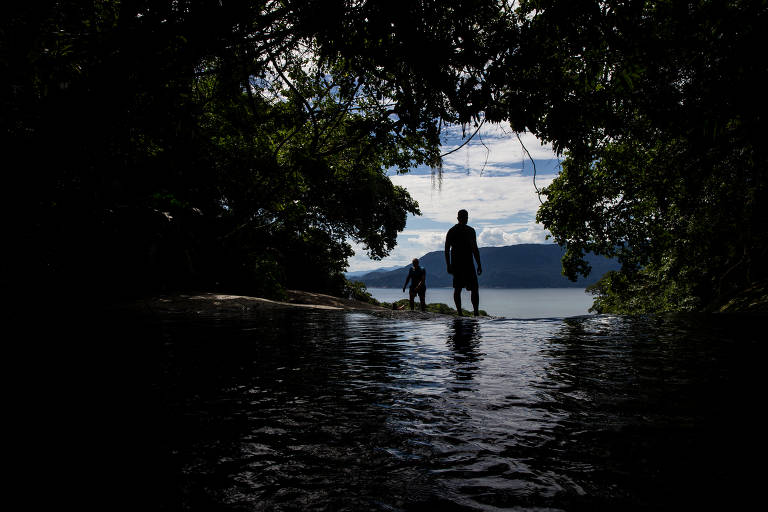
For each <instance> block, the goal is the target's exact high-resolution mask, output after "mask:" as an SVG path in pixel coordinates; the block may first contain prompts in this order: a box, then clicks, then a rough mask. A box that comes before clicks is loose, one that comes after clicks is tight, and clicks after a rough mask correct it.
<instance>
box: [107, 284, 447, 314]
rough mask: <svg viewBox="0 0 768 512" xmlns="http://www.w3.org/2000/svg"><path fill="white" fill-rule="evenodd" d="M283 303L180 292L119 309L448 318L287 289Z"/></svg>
mask: <svg viewBox="0 0 768 512" xmlns="http://www.w3.org/2000/svg"><path fill="white" fill-rule="evenodd" d="M286 296H287V297H286V300H285V301H277V300H271V299H264V298H261V297H249V296H246V295H228V294H221V293H211V292H205V293H180V294H172V295H159V296H156V297H151V298H147V299H142V300H139V301H136V302H132V303H129V304H121V305H120V306H119V308H120V309H137V308H138V309H142V310H144V311H145V312H148V313H151V314H155V315H181V316H219V317H238V316H247V315H248V314H249V313H254V312H258V311H267V310H277V309H314V310H328V311H359V312H365V313H371V314H375V315H376V316H382V317H387V318H423V319H429V318H449V317H448V315H441V314H439V313H431V312H421V311H410V310H407V309H406V310H391V309H388V308H384V307H382V306H376V305H374V304H368V303H367V302H361V301H358V300H354V299H342V298H339V297H332V296H330V295H324V294H322V293H313V292H304V291H298V290H287V291H286Z"/></svg>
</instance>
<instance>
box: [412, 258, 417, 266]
mask: <svg viewBox="0 0 768 512" xmlns="http://www.w3.org/2000/svg"><path fill="white" fill-rule="evenodd" d="M411 263H413V266H414V267H418V266H419V258H413V261H412V262H411Z"/></svg>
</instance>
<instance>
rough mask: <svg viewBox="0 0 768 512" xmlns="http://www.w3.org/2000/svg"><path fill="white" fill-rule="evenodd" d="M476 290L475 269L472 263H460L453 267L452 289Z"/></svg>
mask: <svg viewBox="0 0 768 512" xmlns="http://www.w3.org/2000/svg"><path fill="white" fill-rule="evenodd" d="M461 288H466V289H467V290H470V291H472V290H477V271H476V270H475V266H474V265H462V266H461V267H459V268H455V269H453V289H454V290H458V289H461Z"/></svg>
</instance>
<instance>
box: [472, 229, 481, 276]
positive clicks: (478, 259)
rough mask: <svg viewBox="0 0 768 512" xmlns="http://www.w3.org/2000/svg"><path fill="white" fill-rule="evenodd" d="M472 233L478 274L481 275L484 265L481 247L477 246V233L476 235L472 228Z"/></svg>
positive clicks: (473, 251) (473, 252)
mask: <svg viewBox="0 0 768 512" xmlns="http://www.w3.org/2000/svg"><path fill="white" fill-rule="evenodd" d="M472 234H473V235H474V236H473V237H472V254H473V255H474V256H475V261H477V275H480V274H482V273H483V265H482V263H480V249H478V248H477V235H475V232H474V230H472Z"/></svg>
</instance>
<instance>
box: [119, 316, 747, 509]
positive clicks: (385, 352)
mask: <svg viewBox="0 0 768 512" xmlns="http://www.w3.org/2000/svg"><path fill="white" fill-rule="evenodd" d="M755 325H756V321H754V320H749V319H734V318H727V317H703V316H698V317H648V318H643V317H637V318H629V317H627V318H623V317H607V316H589V317H578V318H571V319H566V320H556V319H553V320H537V321H521V320H474V319H469V318H464V319H445V320H432V321H424V320H415V321H409V320H391V319H383V318H377V317H375V316H370V315H365V314H354V313H353V314H342V313H328V312H320V313H318V312H304V311H301V312H295V311H291V312H282V313H273V314H271V315H270V316H265V317H263V318H254V319H252V320H239V321H236V322H235V321H220V320H216V319H207V320H206V319H200V320H198V321H195V322H192V323H190V322H188V321H187V322H170V321H168V322H165V323H162V324H159V325H154V326H153V328H152V330H151V336H150V337H149V338H147V339H145V340H144V346H152V347H154V349H153V350H154V352H153V354H152V355H153V357H157V358H159V360H160V361H162V364H161V366H160V367H159V369H157V371H153V372H146V373H144V374H143V375H144V377H146V379H149V380H151V390H152V391H151V393H152V398H151V402H152V403H155V404H156V407H155V408H152V409H151V410H149V409H147V410H148V411H149V412H147V414H150V415H151V422H152V429H151V432H152V434H151V436H152V437H153V438H154V440H155V443H154V444H152V445H151V446H152V449H151V450H148V452H149V453H147V454H146V457H147V459H146V465H147V467H152V468H153V471H154V474H157V475H159V476H158V478H159V479H160V480H161V482H160V484H159V485H158V488H159V489H162V493H163V497H162V500H161V501H162V502H163V503H164V504H165V505H167V508H171V509H176V508H179V509H193V510H425V509H430V508H437V509H440V510H496V509H499V508H514V507H516V509H521V510H525V509H530V510H542V509H547V510H549V509H554V510H660V509H670V510H671V509H677V510H679V509H689V508H690V507H693V506H697V505H699V506H704V508H707V507H708V506H709V505H713V504H723V505H728V506H733V505H736V504H738V503H740V502H741V501H742V500H745V499H746V498H747V497H751V496H754V495H755V494H756V491H755V488H754V487H751V486H752V485H754V484H755V483H756V482H757V481H758V480H757V477H756V476H755V475H754V474H753V473H750V472H749V470H748V466H747V465H745V460H746V457H745V454H747V453H750V452H753V453H754V450H755V449H756V448H757V447H758V446H760V445H762V436H760V437H758V426H757V425H758V423H757V422H756V421H755V420H754V418H753V415H754V414H756V412H758V410H759V408H760V407H759V405H760V404H761V403H762V397H761V395H760V394H759V391H760V390H761V389H762V382H761V381H760V375H761V374H762V372H761V370H762V361H761V360H760V358H759V357H758V356H759V355H760V353H761V341H762V338H761V337H759V336H758V335H756V334H754V332H755V330H754V329H753V328H754V327H755ZM147 340H150V341H147ZM113 442H114V443H116V444H120V439H114V440H113Z"/></svg>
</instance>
